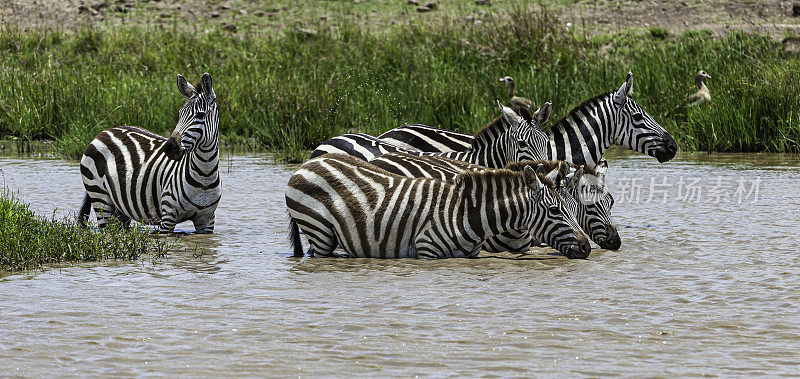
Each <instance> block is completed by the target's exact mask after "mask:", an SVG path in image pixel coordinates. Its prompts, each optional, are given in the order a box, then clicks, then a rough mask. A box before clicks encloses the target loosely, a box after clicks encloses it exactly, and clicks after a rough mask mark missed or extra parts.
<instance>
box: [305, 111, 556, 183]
mask: <svg viewBox="0 0 800 379" xmlns="http://www.w3.org/2000/svg"><path fill="white" fill-rule="evenodd" d="M498 106H499V107H500V109H501V111H502V114H503V115H502V116H501V117H498V118H497V119H495V120H493V121H491V122H490V123H489V124H488V125H487V126H486V127H485V128H483V130H481V131H480V132H479V133H478V134H477V135H476V137H475V138H474V139H473V141H472V143H471V145H470V148H469V149H467V150H465V151H451V152H437V153H430V152H419V151H415V150H406V149H402V148H399V147H397V146H395V145H392V144H390V143H387V142H384V141H381V140H379V139H377V138H375V137H372V136H370V135H366V134H345V135H342V136H339V137H334V138H332V139H330V140H328V141H326V142H324V143H323V144H322V145H320V146H319V147H317V149H316V150H314V152H312V153H311V157H312V158H316V157H318V156H321V155H323V154H328V153H341V154H347V155H352V156H354V157H358V158H361V159H363V160H367V161H369V160H372V159H374V158H375V157H376V156H380V155H381V154H386V153H392V152H405V153H408V154H413V155H431V156H442V157H446V158H452V159H458V160H461V161H465V162H469V163H473V164H478V165H481V166H485V167H489V168H502V167H504V166H505V165H506V164H508V163H510V162H516V161H519V160H523V159H541V158H542V156H541V155H542V153H541V152H542V151H545V149H546V144H547V137H546V136H545V135H544V133H543V132H542V131H541V129H540V127H539V125H541V124H542V123H544V122H546V121H547V119H548V118H549V117H550V114H551V113H552V106H551V104H550V103H545V104H544V105H543V106H542V107H541V108H540V109H539V110H537V111H536V113H535V114H534V115H533V116H532V117H531V118H530V119H528V120H526V119H524V118H523V117H520V116H519V115H518V114H517V113H515V112H514V111H513V110H511V108H508V107H506V106H504V105H502V104H500V102H498Z"/></svg>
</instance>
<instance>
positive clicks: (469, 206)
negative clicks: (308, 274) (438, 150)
mask: <svg viewBox="0 0 800 379" xmlns="http://www.w3.org/2000/svg"><path fill="white" fill-rule="evenodd" d="M547 180H548V179H546V178H544V177H543V176H542V175H538V174H536V172H535V171H534V170H533V168H530V167H529V168H526V169H525V170H523V171H522V172H518V171H511V170H485V171H478V172H465V173H462V174H459V175H458V176H457V177H456V178H455V179H454V180H453V181H452V182H443V181H439V180H435V179H429V178H409V177H403V176H399V175H395V174H392V173H390V172H388V171H385V170H382V169H380V168H378V167H376V166H374V165H372V164H370V163H367V162H365V161H363V160H360V159H357V158H354V157H352V156H349V155H342V154H326V155H324V156H322V157H319V158H315V159H312V160H309V161H307V162H306V163H304V164H303V165H302V166H301V167H300V169H299V170H297V172H295V174H294V175H293V176H292V177H291V179H289V189H288V190H287V192H286V205H287V207H288V208H289V215H290V216H291V221H290V235H291V239H292V243H293V245H294V253H295V256H302V255H303V250H302V246H301V242H300V230H301V229H302V231H303V233H304V234H305V235H306V236H307V238H308V242H309V244H310V245H311V247H310V249H309V254H311V255H323V256H332V255H337V254H336V253H335V251H334V250H335V249H336V247H337V246H341V247H342V248H343V249H344V251H345V254H344V256H347V257H373V258H403V257H409V258H417V257H422V258H447V257H474V256H476V255H477V254H478V252H479V251H480V247H481V244H482V243H483V241H484V240H485V239H486V238H488V237H490V236H493V235H496V234H499V233H503V232H507V231H518V232H522V231H528V230H531V228H533V227H534V226H536V225H550V226H551V229H552V234H553V235H557V237H558V238H559V239H560V243H559V244H557V245H556V246H557V248H558V249H559V251H561V252H562V253H564V255H566V256H568V257H581V255H583V253H584V252H583V251H582V249H581V247H580V244H581V243H580V241H579V239H578V238H577V237H576V236H575V234H574V233H573V232H572V228H571V227H570V226H569V225H568V224H567V222H566V221H565V218H566V216H565V215H564V214H563V213H561V208H560V207H559V206H558V204H559V199H558V195H557V194H556V193H555V191H554V190H553V189H552V187H551V186H548V185H545V184H543V181H547ZM558 231H560V232H558Z"/></svg>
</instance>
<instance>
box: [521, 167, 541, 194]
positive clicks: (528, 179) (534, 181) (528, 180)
mask: <svg viewBox="0 0 800 379" xmlns="http://www.w3.org/2000/svg"><path fill="white" fill-rule="evenodd" d="M522 173H523V174H524V175H525V184H526V185H527V186H528V187H529V188H530V189H532V190H534V191H539V190H540V189H542V188H544V184H542V182H541V181H540V180H539V176H538V175H536V171H535V170H534V169H533V167H531V166H525V168H524V169H523V170H522Z"/></svg>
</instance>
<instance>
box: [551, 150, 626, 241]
mask: <svg viewBox="0 0 800 379" xmlns="http://www.w3.org/2000/svg"><path fill="white" fill-rule="evenodd" d="M607 171H608V162H606V160H605V159H600V161H599V162H597V166H596V167H595V169H594V172H591V171H589V172H586V171H585V170H584V167H583V166H581V167H580V168H578V169H577V170H576V171H575V172H574V173H572V174H570V175H569V176H567V177H566V179H565V181H564V183H563V185H564V187H565V189H566V190H567V191H569V192H570V193H571V195H572V198H573V199H577V200H578V201H580V202H581V204H582V207H580V208H581V209H582V211H583V212H585V214H584V215H583V217H579V220H580V221H581V228H583V230H585V231H586V232H588V233H589V236H590V237H591V238H592V240H593V241H595V242H596V243H597V244H598V245H599V246H600V247H601V248H603V249H608V250H617V249H619V247H620V246H621V245H622V241H621V240H620V238H619V233H618V232H617V228H616V227H615V226H614V224H613V223H612V222H611V207H612V206H613V205H614V197H613V196H611V192H609V191H608V187H606V172H607Z"/></svg>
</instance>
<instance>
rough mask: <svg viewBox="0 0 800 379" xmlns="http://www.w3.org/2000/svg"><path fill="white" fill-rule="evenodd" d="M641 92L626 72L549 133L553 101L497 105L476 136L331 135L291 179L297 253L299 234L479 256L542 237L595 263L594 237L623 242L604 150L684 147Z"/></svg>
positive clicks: (364, 245) (428, 131)
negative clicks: (531, 106) (642, 102)
mask: <svg viewBox="0 0 800 379" xmlns="http://www.w3.org/2000/svg"><path fill="white" fill-rule="evenodd" d="M632 91H633V74H632V73H628V76H627V78H626V79H625V82H624V83H623V84H622V86H621V87H620V88H619V89H618V90H617V91H614V92H609V93H605V94H600V95H598V96H595V97H593V98H591V99H589V100H586V101H584V102H583V103H582V104H580V105H579V106H577V107H576V108H575V109H573V110H572V111H571V112H569V114H568V115H567V116H566V117H564V118H563V119H561V120H559V121H557V122H555V123H554V124H553V126H552V127H551V128H550V129H548V130H547V131H546V132H545V131H543V130H542V128H541V126H542V125H544V124H545V123H546V122H547V121H548V119H549V117H550V114H551V113H552V107H551V104H550V103H545V104H544V105H542V106H541V107H540V108H539V109H538V110H536V112H534V113H533V114H531V113H530V111H529V110H528V109H527V108H526V107H520V106H516V107H515V108H514V109H511V108H508V107H506V106H504V105H502V104H500V103H499V102H498V105H499V107H500V110H501V116H500V117H498V118H497V119H495V120H492V121H491V122H489V124H487V125H486V127H484V128H483V129H482V130H481V131H480V132H478V133H477V134H476V135H475V136H471V135H467V134H463V133H458V132H453V131H448V130H443V129H438V128H434V127H430V126H426V125H416V124H415V125H405V126H402V127H399V128H395V129H392V130H390V131H388V132H386V133H384V134H382V135H380V136H378V137H373V136H370V135H367V134H344V135H341V136H338V137H334V138H332V139H330V140H328V141H326V142H324V143H323V144H321V145H320V146H319V147H317V148H316V149H315V150H314V151H313V152H312V154H311V158H312V159H311V160H309V161H307V162H306V163H304V164H303V165H302V166H301V167H300V169H299V170H298V171H297V172H296V173H295V174H294V175H293V176H292V178H291V179H290V180H289V189H288V190H287V193H286V204H287V207H288V208H289V214H290V217H291V221H290V229H291V230H290V234H291V238H292V243H293V245H294V253H295V255H296V256H303V254H304V253H303V249H302V246H301V240H300V231H301V230H302V232H303V234H305V235H306V237H307V239H308V243H309V245H310V248H309V250H308V253H309V254H310V255H321V256H332V255H333V256H348V257H378V258H400V257H427V258H441V257H474V256H475V255H477V254H478V253H479V252H480V251H481V250H487V251H490V252H499V251H512V252H525V251H528V250H529V249H530V248H531V247H532V246H536V245H538V244H540V243H545V244H547V245H549V246H552V247H553V248H555V249H557V250H559V251H560V252H561V253H563V254H564V255H565V256H567V257H569V258H586V257H587V256H588V255H589V252H590V246H589V239H592V240H593V241H594V242H595V243H597V244H598V245H599V246H600V247H601V248H606V249H618V248H619V247H620V245H621V240H620V237H619V234H618V233H617V230H616V228H615V227H614V225H613V223H612V222H611V217H610V211H611V206H612V205H613V202H614V199H613V197H612V196H611V194H610V193H609V192H608V190H607V188H606V186H605V175H606V172H607V170H608V163H607V162H606V161H605V159H603V153H604V152H605V151H606V150H608V148H609V147H610V146H611V145H613V144H617V145H622V146H626V147H628V148H629V149H631V150H635V151H638V152H640V153H643V154H647V155H650V156H652V157H654V158H656V159H657V160H658V161H659V162H666V161H669V160H670V159H672V158H673V157H674V156H675V153H676V152H677V143H676V142H675V139H674V138H673V137H672V136H671V135H669V133H667V131H666V130H664V128H662V127H661V126H660V125H659V124H658V123H657V122H656V121H655V120H654V119H653V118H652V117H651V116H650V115H648V114H647V112H645V111H644V110H643V109H642V108H641V106H639V104H638V103H636V101H635V100H634V99H633V98H632V97H631V95H632ZM337 247H342V250H343V251H337V250H336V248H337Z"/></svg>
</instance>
